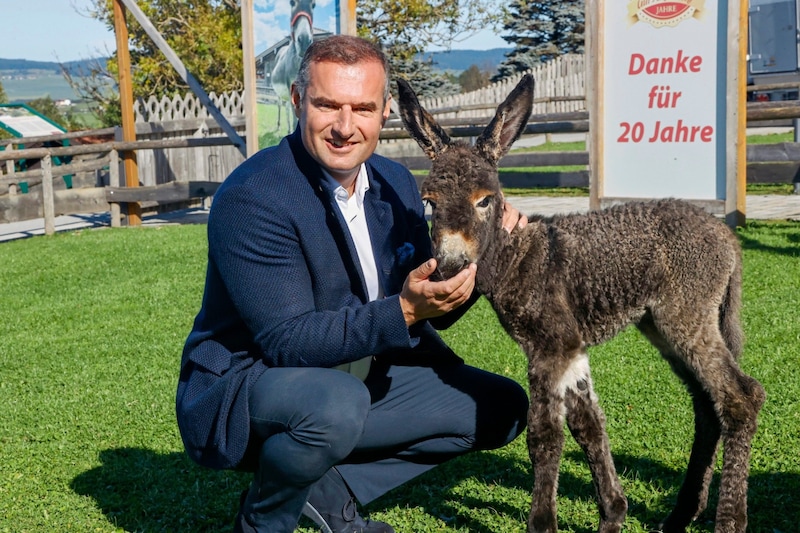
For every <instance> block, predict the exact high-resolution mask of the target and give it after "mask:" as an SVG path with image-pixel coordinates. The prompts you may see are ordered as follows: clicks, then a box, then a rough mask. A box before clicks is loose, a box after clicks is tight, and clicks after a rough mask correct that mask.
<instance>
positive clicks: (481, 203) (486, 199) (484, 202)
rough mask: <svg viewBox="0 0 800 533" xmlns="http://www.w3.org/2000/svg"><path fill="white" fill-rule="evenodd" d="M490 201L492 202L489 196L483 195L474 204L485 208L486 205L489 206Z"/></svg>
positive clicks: (479, 207)
mask: <svg viewBox="0 0 800 533" xmlns="http://www.w3.org/2000/svg"><path fill="white" fill-rule="evenodd" d="M491 202H492V197H491V196H484V197H483V198H481V199H480V200H479V201H478V203H476V204H475V207H477V208H478V209H486V208H487V207H489V204H490V203H491Z"/></svg>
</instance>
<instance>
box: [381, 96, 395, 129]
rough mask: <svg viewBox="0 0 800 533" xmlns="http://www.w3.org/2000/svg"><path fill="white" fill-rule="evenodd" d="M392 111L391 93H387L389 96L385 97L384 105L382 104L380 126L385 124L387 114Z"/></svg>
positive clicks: (387, 117)
mask: <svg viewBox="0 0 800 533" xmlns="http://www.w3.org/2000/svg"><path fill="white" fill-rule="evenodd" d="M391 112H392V95H391V94H390V95H389V98H387V99H386V105H385V106H383V120H382V121H381V128H382V127H383V126H384V125H386V121H387V120H389V115H390V114H391Z"/></svg>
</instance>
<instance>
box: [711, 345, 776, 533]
mask: <svg viewBox="0 0 800 533" xmlns="http://www.w3.org/2000/svg"><path fill="white" fill-rule="evenodd" d="M725 352H726V353H727V354H728V357H727V358H726V359H725V360H722V361H719V365H718V366H717V367H716V368H714V369H713V370H714V371H712V372H709V373H708V374H709V376H708V379H707V380H706V386H707V387H708V389H709V392H710V394H711V396H712V398H714V402H715V404H716V408H717V411H718V412H719V413H720V419H721V423H722V443H723V449H724V452H723V460H722V477H721V480H720V487H719V503H718V505H717V523H716V526H715V528H714V531H715V532H716V533H744V531H745V529H746V528H747V478H748V475H749V471H750V447H751V444H752V441H753V436H754V435H755V433H756V428H757V417H758V412H759V410H760V409H761V406H762V405H763V404H764V400H765V399H766V393H765V392H764V388H763V387H762V386H761V384H760V383H759V382H758V381H756V380H755V379H753V378H751V377H750V376H748V375H746V374H745V373H744V372H742V371H741V369H740V368H739V366H738V365H737V364H736V362H735V361H734V359H733V357H732V356H730V352H727V349H726V350H725Z"/></svg>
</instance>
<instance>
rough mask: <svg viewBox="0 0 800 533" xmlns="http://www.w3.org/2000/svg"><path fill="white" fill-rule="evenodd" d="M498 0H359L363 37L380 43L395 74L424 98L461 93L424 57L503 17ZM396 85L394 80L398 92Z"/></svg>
mask: <svg viewBox="0 0 800 533" xmlns="http://www.w3.org/2000/svg"><path fill="white" fill-rule="evenodd" d="M497 4H498V2H497V0H411V1H405V2H398V1H397V0H359V1H358V2H357V3H356V18H357V20H358V35H359V36H361V37H364V38H366V39H369V40H371V41H373V42H376V43H380V45H381V46H382V47H383V49H384V51H385V52H386V54H387V55H388V56H389V61H390V63H391V67H392V74H393V76H394V77H395V78H396V77H398V76H399V77H402V78H404V79H406V80H408V82H409V83H410V84H411V86H412V87H413V88H414V91H415V92H416V93H417V94H418V95H419V96H420V97H427V96H446V95H449V94H457V93H459V92H460V90H461V89H460V87H459V85H458V84H456V83H454V82H453V81H452V80H451V79H450V77H449V76H447V74H445V73H443V72H436V71H435V70H434V68H433V63H432V62H431V61H425V60H424V59H423V60H420V57H421V56H422V54H423V53H424V52H426V51H427V50H428V49H429V48H431V47H433V46H437V47H444V48H447V47H449V46H450V45H451V44H452V43H453V42H457V41H459V40H462V39H465V38H467V37H469V36H470V35H473V34H474V33H475V32H477V31H479V30H482V29H484V28H486V27H491V26H493V25H494V24H495V23H496V22H498V21H499V12H500V10H499V9H498V6H497ZM395 87H396V85H395V83H394V80H392V90H394V89H395Z"/></svg>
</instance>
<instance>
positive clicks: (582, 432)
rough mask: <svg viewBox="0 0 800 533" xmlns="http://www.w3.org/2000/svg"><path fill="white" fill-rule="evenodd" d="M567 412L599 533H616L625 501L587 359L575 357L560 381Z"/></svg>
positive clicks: (623, 518) (581, 355)
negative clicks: (584, 463)
mask: <svg viewBox="0 0 800 533" xmlns="http://www.w3.org/2000/svg"><path fill="white" fill-rule="evenodd" d="M561 386H562V390H563V391H564V392H563V394H564V401H565V405H566V409H567V425H568V426H569V430H570V432H571V433H572V436H573V437H574V438H575V440H576V441H577V443H578V444H579V445H580V447H581V448H582V449H583V452H584V453H585V454H586V458H587V460H588V461H589V467H590V468H591V471H592V480H593V482H594V487H595V491H596V493H597V501H598V506H599V508H600V526H599V528H598V531H599V532H600V533H617V532H619V531H620V529H621V528H622V523H623V522H624V521H625V514H626V513H627V510H628V500H627V499H626V498H625V494H623V492H622V486H621V485H620V482H619V477H617V471H616V469H615V468H614V461H613V459H612V457H611V447H610V445H609V441H608V434H607V433H606V427H605V425H606V424H605V416H604V415H603V411H602V410H601V409H600V406H599V405H598V403H597V395H596V394H595V393H594V387H593V386H592V378H591V373H590V370H589V358H588V357H587V355H586V354H585V353H581V354H578V356H577V357H576V358H575V360H574V362H573V364H572V365H571V366H570V369H569V370H568V371H567V372H566V373H565V375H564V379H562V381H561Z"/></svg>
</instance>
